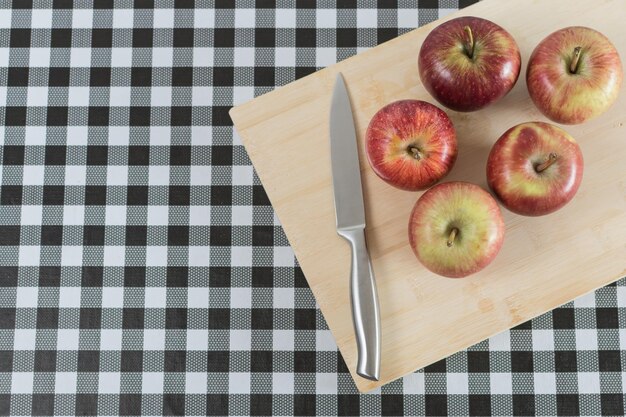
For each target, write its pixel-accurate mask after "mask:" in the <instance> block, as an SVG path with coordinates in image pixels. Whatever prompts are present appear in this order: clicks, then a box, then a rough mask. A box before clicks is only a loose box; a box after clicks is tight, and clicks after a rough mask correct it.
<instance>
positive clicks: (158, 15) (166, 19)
mask: <svg viewBox="0 0 626 417" xmlns="http://www.w3.org/2000/svg"><path fill="white" fill-rule="evenodd" d="M152 22H153V26H154V27H155V28H173V27H174V9H156V8H155V9H154V14H153V18H152Z"/></svg>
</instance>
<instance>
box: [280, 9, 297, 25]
mask: <svg viewBox="0 0 626 417" xmlns="http://www.w3.org/2000/svg"><path fill="white" fill-rule="evenodd" d="M275 13H276V27H277V28H295V27H296V10H295V9H276V11H275Z"/></svg>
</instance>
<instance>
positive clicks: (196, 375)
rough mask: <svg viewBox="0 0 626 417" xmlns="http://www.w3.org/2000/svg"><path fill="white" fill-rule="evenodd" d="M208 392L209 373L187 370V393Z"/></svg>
mask: <svg viewBox="0 0 626 417" xmlns="http://www.w3.org/2000/svg"><path fill="white" fill-rule="evenodd" d="M206 392H207V374H206V373H205V372H187V373H186V374H185V394H205V393H206Z"/></svg>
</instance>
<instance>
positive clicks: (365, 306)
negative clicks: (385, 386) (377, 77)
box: [330, 73, 381, 381]
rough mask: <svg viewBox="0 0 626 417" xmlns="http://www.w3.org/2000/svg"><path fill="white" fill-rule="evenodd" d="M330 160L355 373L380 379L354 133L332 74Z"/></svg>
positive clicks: (342, 87)
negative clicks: (344, 247)
mask: <svg viewBox="0 0 626 417" xmlns="http://www.w3.org/2000/svg"><path fill="white" fill-rule="evenodd" d="M330 151H331V155H330V159H331V168H332V176H333V189H334V195H335V214H336V219H337V233H338V234H339V235H340V236H342V237H344V238H345V239H346V240H347V241H348V242H350V245H351V248H352V268H351V273H350V298H351V304H352V320H353V323H354V331H355V334H356V342H357V351H358V358H357V369H356V372H357V374H358V375H360V376H362V377H363V378H367V379H372V380H376V381H377V380H378V379H379V378H380V347H381V331H380V308H379V306H378V294H377V290H376V282H375V280H374V272H373V270H372V264H371V262H370V258H369V254H368V252H367V245H366V241H365V208H364V204H363V190H362V188H361V171H360V168H359V154H358V151H357V137H356V131H355V128H354V120H353V118H352V107H351V105H350V97H349V96H348V90H347V89H346V84H345V82H344V79H343V76H342V75H341V73H339V74H337V81H336V82H335V89H334V91H333V97H332V102H331V110H330Z"/></svg>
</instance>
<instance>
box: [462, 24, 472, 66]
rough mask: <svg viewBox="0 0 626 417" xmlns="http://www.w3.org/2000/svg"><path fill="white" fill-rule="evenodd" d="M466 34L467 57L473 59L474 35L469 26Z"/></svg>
mask: <svg viewBox="0 0 626 417" xmlns="http://www.w3.org/2000/svg"><path fill="white" fill-rule="evenodd" d="M464 29H465V33H467V40H468V42H467V46H466V48H467V56H469V57H470V59H471V58H473V57H474V35H473V34H472V28H470V27H469V26H465V27H464Z"/></svg>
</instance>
